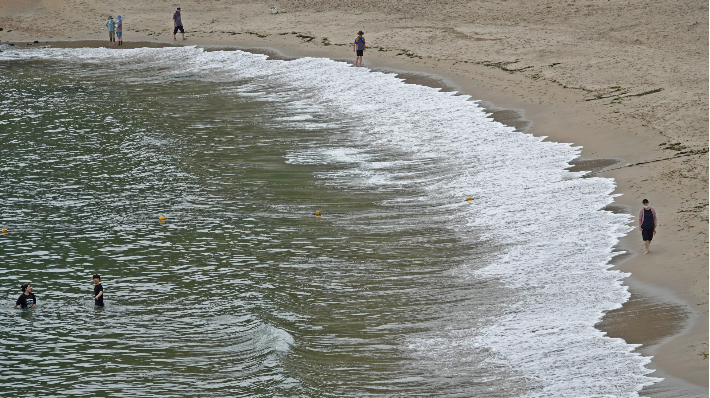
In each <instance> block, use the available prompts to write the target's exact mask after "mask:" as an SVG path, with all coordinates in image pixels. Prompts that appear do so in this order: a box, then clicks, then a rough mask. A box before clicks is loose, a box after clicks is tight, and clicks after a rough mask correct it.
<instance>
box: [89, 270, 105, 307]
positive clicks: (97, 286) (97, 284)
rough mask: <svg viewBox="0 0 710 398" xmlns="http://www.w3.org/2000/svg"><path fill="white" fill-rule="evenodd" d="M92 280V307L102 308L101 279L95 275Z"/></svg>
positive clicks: (102, 291)
mask: <svg viewBox="0 0 710 398" xmlns="http://www.w3.org/2000/svg"><path fill="white" fill-rule="evenodd" d="M92 278H93V279H94V305H95V306H97V307H103V306H104V287H103V286H102V285H101V277H100V276H99V275H98V274H95V275H94V276H93V277H92Z"/></svg>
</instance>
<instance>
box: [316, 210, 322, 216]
mask: <svg viewBox="0 0 710 398" xmlns="http://www.w3.org/2000/svg"><path fill="white" fill-rule="evenodd" d="M321 214H323V213H321V212H319V211H317V212H315V215H317V216H320V215H321Z"/></svg>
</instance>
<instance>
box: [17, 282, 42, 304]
mask: <svg viewBox="0 0 710 398" xmlns="http://www.w3.org/2000/svg"><path fill="white" fill-rule="evenodd" d="M20 289H21V290H22V294H21V295H20V297H19V298H18V299H17V302H16V303H15V305H14V306H13V307H12V308H17V306H18V305H19V306H20V308H34V306H35V305H37V297H35V295H34V293H32V286H30V284H29V283H25V284H23V285H22V286H20Z"/></svg>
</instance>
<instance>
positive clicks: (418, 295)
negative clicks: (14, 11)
mask: <svg viewBox="0 0 710 398" xmlns="http://www.w3.org/2000/svg"><path fill="white" fill-rule="evenodd" d="M4 50H5V51H3V52H2V53H0V159H2V163H1V164H0V192H2V195H1V196H0V228H7V229H8V232H7V233H3V234H0V291H2V292H3V295H4V297H5V299H4V304H3V305H2V308H0V331H1V332H2V334H1V335H2V339H0V367H2V372H0V378H1V379H2V381H1V382H0V395H1V396H8V397H21V396H36V395H38V394H39V395H42V396H44V397H71V396H89V395H90V396H116V397H137V396H140V397H143V396H205V397H206V396H229V397H238V396H239V397H348V396H350V397H367V396H373V397H374V396H383V397H395V396H407V397H413V396H421V397H433V396H440V397H474V396H475V397H602V396H603V397H634V396H638V391H639V390H640V389H641V388H642V387H643V386H645V385H649V384H652V383H654V382H656V381H658V379H656V378H652V377H649V376H647V374H648V373H649V372H650V371H649V370H648V369H647V368H645V365H646V364H647V363H648V362H649V358H646V357H643V356H641V355H640V354H639V353H637V352H635V351H634V349H635V346H633V345H629V344H626V343H625V342H624V341H623V340H621V339H612V338H607V337H605V336H604V334H603V333H602V332H600V331H598V330H597V329H595V328H594V324H595V323H596V322H598V320H599V319H600V318H601V316H602V314H603V312H604V311H607V310H610V309H614V308H618V307H620V306H621V303H623V302H624V301H625V300H627V299H628V296H629V294H628V293H627V291H626V288H625V287H624V286H623V285H622V279H623V278H624V277H625V276H626V275H624V274H622V273H620V272H618V271H610V270H608V268H609V267H610V265H609V261H610V260H611V259H612V257H613V256H614V255H615V253H614V252H613V250H614V249H613V248H614V246H615V244H616V243H617V242H618V239H619V238H620V237H621V236H623V235H624V234H626V233H627V232H628V231H629V228H628V227H627V223H628V221H629V217H628V216H627V215H624V214H613V213H611V212H609V211H605V210H603V209H604V208H605V206H607V205H609V204H610V203H612V202H613V200H614V197H613V195H612V194H611V193H612V192H613V190H614V181H613V180H611V179H605V178H599V177H592V178H582V177H583V176H584V174H585V173H584V172H571V171H569V170H567V168H568V167H569V162H570V161H571V160H573V159H574V158H576V157H577V156H578V154H579V148H577V147H574V146H572V145H569V144H563V143H554V142H549V141H543V138H541V137H534V136H532V135H529V134H525V133H521V132H518V131H515V130H514V129H513V128H511V127H508V126H505V125H502V124H500V123H498V122H496V121H494V120H492V119H491V118H490V117H489V115H488V114H486V112H485V110H484V109H483V108H481V107H480V106H479V105H478V104H477V102H476V101H474V100H472V99H471V98H470V97H468V96H466V95H460V94H457V93H452V92H442V91H440V90H438V89H435V88H430V87H425V86H419V85H413V84H405V83H404V82H403V81H402V79H399V78H397V77H396V76H395V75H392V74H386V73H379V72H372V71H369V70H368V69H366V68H354V67H352V66H351V65H348V64H346V63H343V62H336V61H332V60H328V59H314V58H303V59H297V60H292V61H283V60H267V57H266V56H264V55H259V54H251V53H247V52H242V51H205V50H203V49H200V48H196V47H180V48H152V49H148V48H145V49H132V50H108V49H52V48H43V49H31V50H26V49H9V48H4ZM468 197H470V198H473V199H472V200H470V201H467V200H465V199H466V198H468ZM317 211H318V212H321V215H320V216H316V215H315V213H316V212H317ZM159 216H164V217H166V220H165V221H162V222H161V221H159V220H158V217H159ZM94 273H99V274H101V275H102V283H103V286H104V289H105V297H106V298H105V302H106V307H105V308H102V309H97V308H94V305H93V300H92V298H91V296H92V292H93V290H92V283H91V275H92V274H94ZM25 282H28V283H30V284H31V285H32V286H33V292H34V293H35V294H36V295H37V298H38V302H39V305H38V306H37V308H35V309H32V310H24V311H22V310H17V309H14V310H13V309H11V308H10V307H11V306H12V305H13V304H14V301H15V300H16V299H17V296H18V295H19V294H20V291H19V285H20V284H21V283H25Z"/></svg>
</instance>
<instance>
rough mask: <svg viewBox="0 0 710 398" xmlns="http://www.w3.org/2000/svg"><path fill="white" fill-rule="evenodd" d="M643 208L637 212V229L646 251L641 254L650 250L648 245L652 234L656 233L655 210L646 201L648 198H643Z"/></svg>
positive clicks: (656, 220)
mask: <svg viewBox="0 0 710 398" xmlns="http://www.w3.org/2000/svg"><path fill="white" fill-rule="evenodd" d="M642 203H643V209H641V211H640V212H639V229H640V230H641V236H642V237H643V244H644V246H645V247H646V251H645V252H644V253H643V254H648V253H650V252H651V249H650V246H651V241H652V240H653V235H655V234H656V227H657V226H658V219H657V218H656V210H655V209H654V208H653V207H651V205H650V204H649V203H648V199H644V200H643V202H642Z"/></svg>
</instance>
